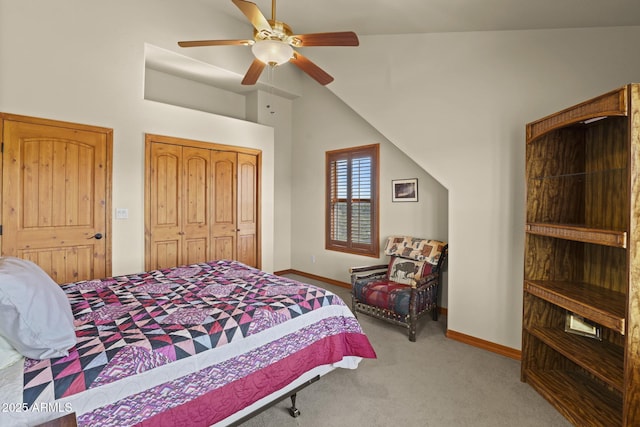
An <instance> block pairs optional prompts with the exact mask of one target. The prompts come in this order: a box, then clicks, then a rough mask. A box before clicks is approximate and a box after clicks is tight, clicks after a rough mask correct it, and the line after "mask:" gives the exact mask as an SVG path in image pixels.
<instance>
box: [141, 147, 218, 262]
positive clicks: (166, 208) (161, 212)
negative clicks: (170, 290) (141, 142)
mask: <svg viewBox="0 0 640 427" xmlns="http://www.w3.org/2000/svg"><path fill="white" fill-rule="evenodd" d="M150 161H151V168H150V173H151V177H150V188H149V189H148V191H149V192H150V197H149V200H150V202H149V206H148V209H149V219H150V230H149V231H150V235H149V236H148V240H149V243H150V245H149V246H150V247H149V249H150V253H149V255H150V257H149V258H150V259H149V263H148V265H147V269H149V270H153V269H158V268H168V267H174V266H176V265H183V264H193V263H197V262H204V261H208V260H209V259H210V252H211V249H210V248H211V245H210V233H209V230H210V225H209V222H210V219H209V218H210V216H211V188H210V182H211V180H210V179H209V177H210V175H211V152H210V150H206V149H201V148H193V147H181V146H179V145H172V144H161V143H154V144H152V145H151V153H150Z"/></svg>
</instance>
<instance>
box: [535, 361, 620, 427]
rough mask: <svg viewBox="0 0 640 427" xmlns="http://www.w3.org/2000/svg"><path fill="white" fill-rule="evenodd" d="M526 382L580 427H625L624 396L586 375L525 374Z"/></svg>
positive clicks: (550, 372)
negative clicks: (623, 419)
mask: <svg viewBox="0 0 640 427" xmlns="http://www.w3.org/2000/svg"><path fill="white" fill-rule="evenodd" d="M524 374H525V380H526V382H527V383H529V384H530V385H531V386H532V387H533V388H535V389H536V390H537V391H538V392H539V393H540V394H541V395H542V396H543V397H544V398H545V399H547V400H548V401H549V402H550V403H551V404H552V405H553V406H555V407H556V409H558V411H560V412H561V413H562V414H563V415H564V416H565V417H566V418H567V419H568V420H569V421H571V422H572V423H573V424H575V425H581V426H585V425H588V426H592V427H595V426H602V427H611V426H620V425H622V397H621V396H618V395H617V394H616V393H613V392H611V391H609V390H608V389H607V388H606V387H603V386H601V385H599V384H598V383H596V382H595V381H593V380H591V379H589V378H588V377H587V376H586V375H583V374H580V373H578V372H569V371H539V370H533V369H529V370H526V371H525V373H524Z"/></svg>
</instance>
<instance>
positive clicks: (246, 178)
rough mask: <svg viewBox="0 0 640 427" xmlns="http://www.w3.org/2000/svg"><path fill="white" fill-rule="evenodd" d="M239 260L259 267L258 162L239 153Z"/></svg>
mask: <svg viewBox="0 0 640 427" xmlns="http://www.w3.org/2000/svg"><path fill="white" fill-rule="evenodd" d="M237 215H238V221H237V225H238V228H237V230H238V234H237V254H236V256H237V258H236V259H237V260H238V261H240V262H243V263H245V264H247V265H250V266H252V267H257V266H258V232H257V231H258V226H257V225H258V160H257V157H256V156H255V155H251V154H244V153H238V205H237Z"/></svg>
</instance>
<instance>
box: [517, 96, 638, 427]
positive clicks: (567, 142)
mask: <svg viewBox="0 0 640 427" xmlns="http://www.w3.org/2000/svg"><path fill="white" fill-rule="evenodd" d="M526 156H527V159H526V185H527V196H526V197H527V208H526V215H527V218H526V226H525V271H524V310H523V322H522V324H523V333H522V372H521V379H522V381H525V382H527V383H529V384H530V385H531V386H532V387H534V388H535V389H536V390H537V391H538V392H539V393H540V394H541V395H542V396H544V397H545V398H546V399H547V400H548V401H549V402H550V403H551V404H553V405H554V406H555V407H556V408H557V409H558V411H560V412H561V413H562V414H563V415H564V416H565V417H566V418H567V419H568V420H569V421H571V422H572V423H573V424H575V425H578V426H607V427H609V426H638V425H640V85H638V84H629V85H626V86H624V87H622V88H619V89H617V90H614V91H611V92H609V93H606V94H604V95H602V96H599V97H597V98H594V99H591V100H589V101H586V102H583V103H581V104H578V105H576V106H574V107H571V108H567V109H565V110H562V111H560V112H558V113H555V114H552V115H550V116H547V117H544V118H542V119H540V120H537V121H535V122H532V123H529V124H528V125H527V147H526ZM569 314H573V315H577V316H581V317H582V318H584V319H586V320H587V321H589V322H590V323H592V324H595V325H596V327H597V328H598V330H599V332H600V333H599V336H593V337H589V336H583V335H578V334H574V333H571V332H567V330H566V320H567V316H568V315H569Z"/></svg>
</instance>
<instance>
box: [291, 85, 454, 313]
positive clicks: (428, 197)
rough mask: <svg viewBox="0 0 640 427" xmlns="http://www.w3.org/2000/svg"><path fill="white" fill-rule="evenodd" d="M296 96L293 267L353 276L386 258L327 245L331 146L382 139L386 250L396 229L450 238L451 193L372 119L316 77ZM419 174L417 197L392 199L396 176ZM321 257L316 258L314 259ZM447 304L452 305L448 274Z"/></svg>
mask: <svg viewBox="0 0 640 427" xmlns="http://www.w3.org/2000/svg"><path fill="white" fill-rule="evenodd" d="M303 88H304V91H303V92H304V96H303V97H301V98H298V99H296V100H295V101H294V113H293V117H294V137H293V138H294V143H293V155H292V160H293V196H292V199H293V202H292V212H293V214H292V218H293V230H292V234H293V240H292V241H293V244H292V255H291V265H292V268H294V269H297V270H300V271H304V272H307V273H312V274H316V275H319V276H323V277H328V278H331V279H334V280H339V281H342V282H347V283H348V282H349V273H348V270H349V267H353V266H360V265H372V264H380V263H384V262H386V260H387V258H386V257H385V256H384V255H383V256H381V257H379V258H371V257H364V256H358V255H350V254H345V253H342V252H335V251H328V250H325V241H324V236H325V227H324V224H325V210H324V208H325V152H326V151H328V150H336V149H341V148H347V147H356V146H360V145H369V144H375V143H379V144H380V241H381V242H380V245H381V246H380V250H381V251H382V249H383V243H384V242H385V241H386V238H387V237H388V236H389V235H391V234H406V235H412V236H416V237H426V238H433V239H440V240H444V241H447V240H448V194H447V190H446V189H445V188H444V187H443V186H442V185H441V184H440V183H438V182H437V181H436V180H435V179H433V177H431V176H430V175H429V174H428V173H426V172H425V171H424V169H422V168H421V167H420V166H418V165H417V164H416V163H414V162H413V161H412V160H411V159H410V158H408V157H407V156H406V155H405V154H404V153H402V152H401V151H400V150H398V148H396V147H395V146H394V145H393V144H391V143H390V142H389V141H388V140H387V139H386V138H384V136H382V135H381V134H380V133H379V132H377V131H376V130H375V129H374V128H373V127H372V126H371V125H370V124H369V123H367V122H366V121H365V120H363V119H362V117H360V116H359V115H358V114H356V113H355V112H354V111H353V110H352V109H351V108H349V106H347V105H345V104H344V103H342V102H341V101H340V100H339V99H337V98H336V97H335V95H334V94H333V93H331V92H330V91H329V90H327V89H326V88H325V87H323V86H320V85H318V84H317V83H316V82H315V81H313V80H311V79H307V81H305V82H304V86H303ZM404 178H418V191H419V195H418V202H417V203H408V202H403V203H392V202H391V180H392V179H404ZM314 260H315V262H314ZM442 297H443V298H442V305H443V306H445V307H446V306H447V286H446V275H445V284H444V286H443V292H442Z"/></svg>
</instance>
